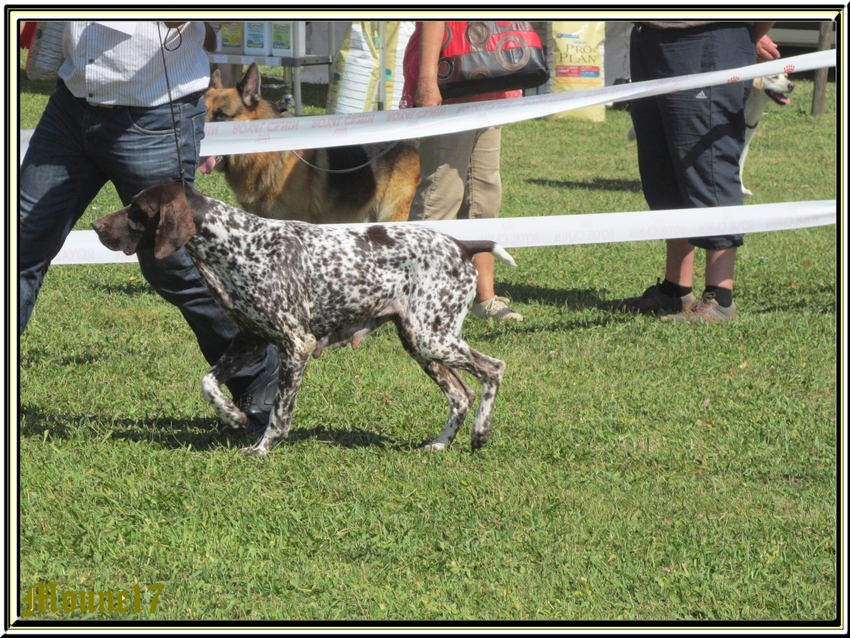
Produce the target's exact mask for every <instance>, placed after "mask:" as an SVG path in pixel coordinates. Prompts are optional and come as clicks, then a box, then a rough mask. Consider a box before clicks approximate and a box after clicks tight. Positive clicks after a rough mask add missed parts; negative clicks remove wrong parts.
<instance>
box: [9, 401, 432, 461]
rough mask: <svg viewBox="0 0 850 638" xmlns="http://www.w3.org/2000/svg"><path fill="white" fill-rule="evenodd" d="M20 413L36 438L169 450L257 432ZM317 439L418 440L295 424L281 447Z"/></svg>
mask: <svg viewBox="0 0 850 638" xmlns="http://www.w3.org/2000/svg"><path fill="white" fill-rule="evenodd" d="M21 415H22V417H23V419H22V423H21V428H20V436H21V437H27V438H39V439H44V440H47V439H60V440H62V439H69V438H71V437H72V436H73V435H74V433H75V432H76V431H79V430H80V429H88V430H89V431H91V434H92V438H103V437H104V436H106V435H107V434H108V432H109V430H110V429H111V430H112V431H111V434H109V436H110V437H111V438H112V439H113V440H116V441H133V442H147V443H150V444H152V445H154V446H157V447H161V448H164V449H170V450H179V449H186V450H196V451H199V452H202V451H209V450H216V449H222V448H224V449H227V448H230V447H233V448H242V447H247V446H250V445H253V444H254V443H256V442H257V441H258V440H259V439H260V436H261V434H247V433H239V432H232V433H222V432H219V421H218V420H217V419H216V418H214V417H210V418H197V417H196V418H188V419H179V418H172V417H167V416H162V417H145V418H140V419H132V418H129V419H116V420H115V421H113V422H112V423H111V424H105V423H104V422H103V421H100V422H98V421H97V419H96V417H90V416H84V415H67V414H51V413H47V412H45V411H43V410H42V409H40V408H38V407H33V406H21ZM310 441H313V442H321V443H327V444H330V445H336V446H339V447H344V448H360V447H378V448H381V449H387V450H399V451H401V450H407V449H410V448H413V447H416V445H418V443H414V442H412V441H403V440H396V439H392V438H390V437H386V436H383V435H381V434H378V433H376V432H369V431H366V430H362V429H359V428H326V427H313V428H307V429H298V428H297V427H295V428H293V429H292V430H290V432H289V438H287V439H286V440H284V441H281V443H280V444H279V446H285V445H294V444H298V443H302V442H310Z"/></svg>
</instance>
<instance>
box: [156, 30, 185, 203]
mask: <svg viewBox="0 0 850 638" xmlns="http://www.w3.org/2000/svg"><path fill="white" fill-rule="evenodd" d="M156 31H157V33H158V34H159V45H160V48H159V51H160V53H161V54H162V68H163V70H164V71H165V88H166V89H167V91H168V104H169V106H170V107H171V124H172V127H173V128H174V146H175V147H176V148H177V162H178V164H179V169H180V182H181V183H182V184H183V194H184V195H185V194H186V169H185V168H184V167H183V153H181V152H180V133H181V130H180V127H179V126H178V125H177V116H176V115H175V114H174V99H173V98H172V96H171V82H170V81H169V79H168V64H167V63H166V61H165V51H166V48H165V40H163V38H162V27H161V23H160V22H157V23H156ZM168 31H171V28H170V27H169V29H168ZM168 31H167V32H166V36H167V35H168ZM177 35H179V36H180V39H179V40H178V41H177V46H176V47H174V48H173V49H168V50H169V51H176V50H177V49H179V48H180V45H181V44H183V33H182V32H181V31H180V28H179V27H178V28H177Z"/></svg>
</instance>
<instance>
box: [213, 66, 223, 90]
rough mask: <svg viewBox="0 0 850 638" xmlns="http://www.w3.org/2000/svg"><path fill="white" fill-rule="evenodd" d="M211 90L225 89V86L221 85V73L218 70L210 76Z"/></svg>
mask: <svg viewBox="0 0 850 638" xmlns="http://www.w3.org/2000/svg"><path fill="white" fill-rule="evenodd" d="M210 88H211V89H221V88H224V86H223V85H222V83H221V71H219V70H218V69H216V70H215V71H213V72H212V75H211V76H210Z"/></svg>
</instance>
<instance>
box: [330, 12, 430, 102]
mask: <svg viewBox="0 0 850 638" xmlns="http://www.w3.org/2000/svg"><path fill="white" fill-rule="evenodd" d="M413 29H414V23H413V22H387V23H386V27H385V29H384V34H385V37H386V42H385V43H384V46H385V48H386V52H385V56H384V60H385V67H384V72H383V74H381V72H380V70H379V67H380V48H381V41H380V37H379V35H378V34H379V28H378V23H377V22H352V23H351V25H350V26H349V28H348V30H347V31H346V34H345V37H344V38H343V40H342V43H341V44H340V47H339V51H337V54H336V55H335V56H334V63H333V77H332V79H331V82H330V84H329V85H328V101H327V111H328V113H362V112H365V111H375V110H377V108H378V102H379V99H380V85H379V82H380V81H381V79H382V78H381V76H382V75H383V81H384V82H386V104H385V105H384V108H385V109H397V108H398V101H399V99H400V98H401V90H402V87H403V86H404V74H403V72H402V63H403V61H404V50H405V48H407V41H408V40H409V39H410V36H411V35H413Z"/></svg>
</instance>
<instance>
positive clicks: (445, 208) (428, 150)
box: [408, 131, 476, 220]
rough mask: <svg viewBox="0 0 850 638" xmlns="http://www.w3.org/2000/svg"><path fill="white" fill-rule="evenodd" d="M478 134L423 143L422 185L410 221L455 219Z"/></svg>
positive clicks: (421, 151)
mask: <svg viewBox="0 0 850 638" xmlns="http://www.w3.org/2000/svg"><path fill="white" fill-rule="evenodd" d="M475 139H476V131H463V132H460V133H452V134H447V135H437V136H434V137H424V138H422V139H421V140H419V173H420V178H421V181H420V182H419V186H417V188H416V195H415V196H414V197H413V202H412V203H411V205H410V215H409V217H408V219H410V220H441V219H454V218H455V217H456V216H457V214H458V211H459V210H460V208H461V206H462V204H463V201H464V193H465V188H466V172H467V169H468V166H469V158H470V155H471V154H472V148H473V146H474V144H475Z"/></svg>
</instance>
